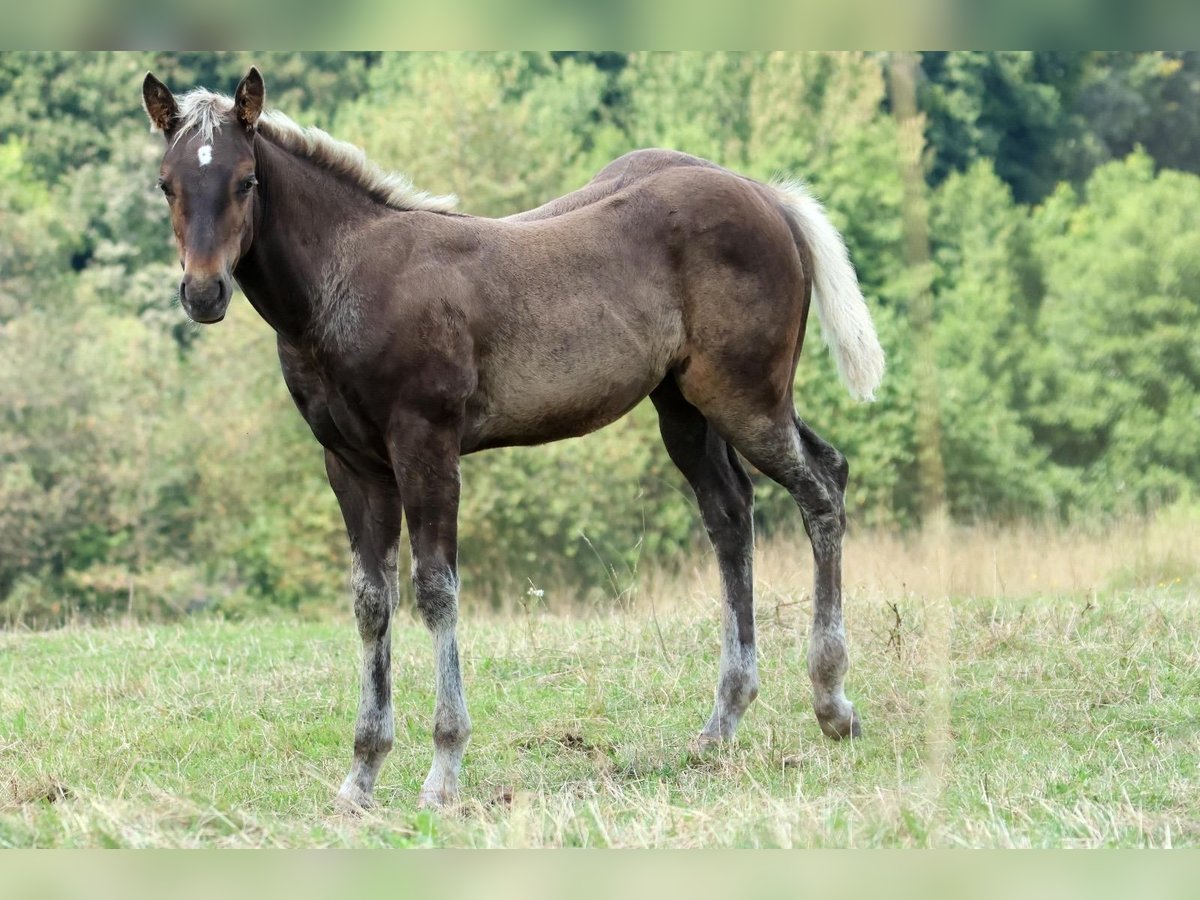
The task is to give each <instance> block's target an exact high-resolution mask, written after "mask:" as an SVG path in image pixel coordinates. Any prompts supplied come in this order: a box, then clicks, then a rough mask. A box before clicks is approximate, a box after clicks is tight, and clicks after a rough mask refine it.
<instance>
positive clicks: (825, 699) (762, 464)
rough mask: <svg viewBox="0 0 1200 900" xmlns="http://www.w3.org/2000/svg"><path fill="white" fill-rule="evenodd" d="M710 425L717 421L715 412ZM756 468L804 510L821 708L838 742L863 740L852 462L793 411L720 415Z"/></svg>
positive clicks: (813, 671) (813, 659) (812, 655)
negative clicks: (852, 602)
mask: <svg viewBox="0 0 1200 900" xmlns="http://www.w3.org/2000/svg"><path fill="white" fill-rule="evenodd" d="M709 418H710V421H714V417H713V416H712V415H710V417H709ZM714 424H716V425H717V426H718V427H719V428H720V429H721V430H722V432H723V433H724V434H725V435H726V437H727V438H728V439H729V440H730V442H731V443H732V444H733V445H734V446H735V447H736V448H737V449H738V451H739V452H740V453H741V454H742V455H743V456H745V457H746V459H748V460H749V461H750V462H751V463H752V464H753V465H754V466H755V467H756V468H758V469H760V470H761V471H762V472H764V473H765V474H766V475H767V476H769V477H770V478H771V479H772V480H774V481H776V482H778V483H779V484H780V485H782V486H783V487H785V488H786V489H787V490H788V492H789V493H790V494H791V495H792V497H793V498H794V499H795V501H796V503H797V505H798V506H799V507H800V513H801V516H802V517H803V519H804V529H805V531H807V532H808V536H809V541H810V542H811V544H812V551H813V561H814V588H813V620H812V632H811V634H810V636H809V644H808V674H809V677H810V678H811V680H812V688H813V710H814V711H815V712H816V714H817V721H818V722H819V723H820V725H821V730H822V731H823V732H825V734H827V735H828V736H829V737H831V738H835V739H838V738H845V737H858V736H859V734H860V733H861V729H860V726H859V721H858V715H857V714H856V713H855V711H854V706H853V705H852V704H851V703H850V701H849V700H847V699H846V693H845V689H844V682H845V677H846V671H847V669H848V668H849V666H850V657H849V654H848V653H847V651H846V631H845V627H844V626H843V624H842V536H843V535H844V533H845V530H846V509H845V489H846V480H847V477H848V475H849V466H848V465H847V463H846V458H845V457H844V456H842V454H841V453H839V452H838V451H837V450H836V449H835V448H834V447H833V446H832V445H830V444H828V443H826V442H825V441H824V440H822V439H821V438H820V437H819V436H818V435H817V434H816V433H815V432H814V431H813V430H812V429H811V428H809V427H808V426H807V425H806V424H805V423H804V422H803V421H801V420H800V418H799V417H798V416H797V415H796V414H795V413H794V412H793V411H792V410H791V408H790V404H789V405H788V406H787V407H786V408H784V409H783V411H781V412H779V413H777V414H775V415H736V416H723V417H718V418H717V419H716V421H715V422H714Z"/></svg>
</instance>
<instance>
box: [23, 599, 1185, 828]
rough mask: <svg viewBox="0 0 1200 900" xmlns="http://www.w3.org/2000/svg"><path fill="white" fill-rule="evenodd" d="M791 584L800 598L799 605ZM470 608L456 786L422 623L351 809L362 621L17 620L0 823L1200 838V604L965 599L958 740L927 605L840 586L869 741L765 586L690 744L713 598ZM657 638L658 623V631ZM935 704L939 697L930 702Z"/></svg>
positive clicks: (705, 672)
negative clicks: (436, 785) (943, 729)
mask: <svg viewBox="0 0 1200 900" xmlns="http://www.w3.org/2000/svg"><path fill="white" fill-rule="evenodd" d="M795 599H799V600H800V602H791V601H793V600H795ZM663 605H664V604H663V603H661V602H660V604H659V614H658V616H657V621H656V620H655V618H653V617H651V615H650V614H649V613H645V614H643V613H640V612H630V613H627V614H622V615H617V614H614V615H611V616H593V617H590V618H566V617H557V616H551V615H544V616H537V615H534V616H531V617H524V618H523V617H499V618H498V617H495V616H490V617H489V616H485V615H465V616H464V617H463V622H462V625H461V635H462V642H463V658H464V666H465V670H466V681H467V694H468V702H469V703H470V707H471V713H472V716H473V719H474V725H475V734H474V737H473V739H472V743H471V745H470V748H469V750H468V753H467V758H466V765H465V769H464V777H463V785H462V787H463V795H464V797H463V802H462V804H461V805H460V806H459V807H458V808H457V809H456V810H455V811H452V812H446V813H427V812H418V811H417V810H416V809H415V803H414V800H415V796H416V793H417V790H418V787H419V785H420V782H421V780H422V778H423V777H424V775H425V771H426V768H427V766H428V762H429V756H430V750H431V743H430V714H431V710H432V672H431V651H430V646H429V639H428V637H427V635H426V634H425V632H424V630H423V629H422V628H421V627H420V626H419V625H418V624H417V623H416V621H415V620H414V619H412V618H411V617H410V616H409V615H408V614H402V615H401V617H400V620H399V622H398V624H397V628H396V634H395V655H394V660H395V662H394V675H395V685H396V687H395V698H396V713H397V715H396V719H397V728H396V730H397V740H396V749H395V750H394V751H393V753H392V755H391V757H390V758H389V760H388V762H387V764H386V765H385V767H384V770H383V774H382V776H381V779H380V784H379V787H378V791H377V800H378V801H379V804H380V805H379V808H378V809H376V810H374V811H372V812H371V813H369V814H367V815H365V816H363V817H360V818H357V819H355V818H346V817H341V816H338V815H336V814H335V813H334V812H333V809H332V804H331V799H332V796H333V793H334V791H335V789H336V787H337V785H338V784H339V783H340V781H341V779H342V777H343V775H344V774H345V770H346V767H347V765H348V763H349V755H350V738H351V729H352V718H353V715H354V712H355V707H356V698H357V683H356V679H357V671H358V648H357V643H356V641H357V639H356V636H355V631H354V628H353V625H352V624H351V623H349V622H347V621H341V622H331V623H325V624H305V623H286V622H279V621H258V622H250V623H241V624H237V623H220V622H196V623H191V624H187V625H183V626H128V627H124V626H117V627H111V628H73V629H68V630H64V631H58V632H52V633H42V634H35V633H8V634H0V846H18V847H26V846H87V847H92V846H120V847H143V846H176V847H177V846H367V847H391V846H469V847H475V846H487V847H492V846H509V847H512V846H589V847H590V846H623V847H629V846H635V847H645V846H653V847H659V846H686V847H694V846H755V847H757V846H771V847H774V846H886V847H894V846H901V847H909V846H963V845H965V846H1147V845H1149V846H1162V845H1175V846H1182V845H1192V846H1195V845H1197V844H1200V782H1198V780H1197V776H1198V772H1197V763H1198V760H1200V598H1197V596H1196V595H1195V593H1194V592H1193V591H1190V590H1184V589H1183V588H1177V589H1170V588H1168V589H1165V590H1161V589H1160V590H1158V591H1150V592H1146V591H1143V592H1124V593H1120V594H1114V595H1113V596H1111V597H1108V598H1105V597H1103V596H1101V597H1099V598H1097V599H1093V600H1092V601H1090V602H1089V601H1085V600H1082V599H1075V598H1070V599H1066V598H1058V599H1056V598H1052V597H1042V598H1035V599H1030V600H1026V601H1017V600H1003V601H991V600H988V601H983V600H956V601H954V603H953V620H954V621H953V637H952V645H951V651H950V655H951V661H952V662H951V674H950V689H951V697H952V700H951V706H950V710H951V711H950V718H949V723H948V727H949V741H950V743H949V748H950V749H949V752H948V756H947V758H946V761H945V766H944V768H943V770H942V772H941V777H937V776H936V775H935V774H931V772H930V770H929V767H927V765H926V763H925V760H926V757H927V754H926V746H927V741H928V736H929V735H930V734H931V733H937V730H938V721H937V717H936V709H937V708H938V706H937V704H936V703H933V702H929V701H928V693H929V692H928V691H927V689H926V685H927V683H929V679H928V672H927V669H928V661H929V660H930V659H932V658H937V655H936V654H935V653H933V652H932V651H931V650H930V648H929V646H928V645H927V640H926V638H925V636H924V634H923V624H922V623H923V615H922V613H923V610H922V604H921V602H920V601H919V600H916V599H913V598H908V599H902V600H900V601H899V602H898V605H897V610H898V613H899V618H900V624H899V625H897V621H896V620H897V615H896V614H895V613H894V612H893V611H892V609H891V608H890V607H889V606H888V605H887V604H886V603H884V602H883V601H882V600H874V599H865V598H864V599H859V600H852V601H851V604H850V606H849V609H848V621H847V625H848V629H849V632H850V636H851V650H852V655H853V662H852V669H851V673H850V677H849V681H848V692H849V694H850V696H851V697H852V699H854V700H855V701H856V703H857V705H858V708H859V710H860V712H861V713H862V715H863V719H864V725H865V728H866V733H865V737H864V738H863V739H862V740H859V741H855V742H853V743H850V742H846V743H842V744H836V743H833V742H831V741H828V740H826V739H825V738H823V737H822V736H821V734H820V731H819V729H818V727H817V724H816V721H815V719H814V718H813V715H812V712H811V709H810V707H809V692H808V691H809V689H808V677H807V674H806V672H805V666H804V653H803V650H802V643H801V642H802V640H803V637H804V635H805V634H806V622H805V621H804V620H805V619H806V617H807V613H808V608H807V601H805V600H803V598H800V597H797V598H790V597H783V598H780V597H779V596H774V597H773V596H767V597H766V598H765V599H764V602H763V604H762V606H761V608H760V610H759V626H760V648H761V650H760V654H761V663H760V666H761V675H762V684H763V689H762V693H761V695H760V698H759V701H758V702H757V703H756V704H755V705H754V707H753V708H752V709H751V711H750V713H749V714H748V716H747V718H746V720H745V722H744V723H743V726H742V729H741V730H740V732H739V734H738V738H737V740H736V741H735V742H734V743H733V744H732V745H731V746H729V747H727V748H724V749H722V750H720V751H718V752H716V753H715V754H712V755H709V756H705V757H697V756H695V755H693V754H692V753H691V752H690V750H689V741H690V739H691V738H692V736H693V735H694V734H695V732H696V731H697V730H698V728H699V726H700V725H701V724H702V723H703V721H704V719H705V717H706V716H707V714H708V712H709V705H710V701H711V696H712V689H713V685H714V681H715V673H716V655H717V647H718V635H717V627H718V625H717V620H718V616H717V611H716V608H715V604H714V603H713V602H712V601H711V600H705V601H700V602H697V603H695V604H692V605H691V606H690V607H686V608H685V605H680V604H677V605H676V606H675V607H674V608H671V609H669V610H668V611H667V612H663V611H662V606H663ZM660 633H661V641H660ZM931 710H933V711H934V713H933V714H932V718H931V712H930V711H931Z"/></svg>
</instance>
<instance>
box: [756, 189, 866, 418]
mask: <svg viewBox="0 0 1200 900" xmlns="http://www.w3.org/2000/svg"><path fill="white" fill-rule="evenodd" d="M771 188H772V189H773V190H774V192H775V195H776V197H777V198H778V202H779V204H780V206H782V207H783V210H784V212H785V213H786V214H787V217H788V218H789V219H790V220H791V222H792V225H793V226H794V227H795V228H796V230H797V231H799V232H800V234H801V235H802V236H803V238H804V240H805V242H806V243H807V244H808V246H809V249H810V251H811V253H812V260H813V272H812V282H813V293H814V294H815V295H816V298H815V299H816V307H817V320H818V321H819V322H820V323H821V336H822V337H823V338H824V339H825V344H826V346H828V347H829V351H830V352H831V353H832V354H833V359H834V361H835V362H836V363H837V369H838V374H839V375H840V376H841V379H842V383H843V384H845V385H846V387H847V388H848V389H849V390H850V393H851V395H852V396H854V397H856V398H858V399H859V400H874V399H875V390H876V388H878V387H879V383H880V382H881V381H882V380H883V369H884V358H883V348H882V347H880V346H879V338H878V337H877V336H876V334H875V326H874V325H872V324H871V313H870V312H869V311H868V310H867V304H866V302H865V301H864V300H863V295H862V291H861V290H859V287H858V277H857V276H856V275H855V274H854V266H853V265H851V263H850V255H849V254H848V253H847V252H846V245H845V243H844V242H843V241H842V236H841V234H839V233H838V230H837V229H836V228H834V227H833V223H832V222H830V221H829V217H828V216H827V215H826V214H825V209H824V207H822V206H821V203H820V202H819V201H818V200H817V199H816V198H815V197H814V196H813V195H812V193H811V192H810V191H809V190H808V188H807V187H806V186H805V185H804V184H802V183H801V182H799V181H795V180H790V179H789V180H779V181H775V182H772V184H771Z"/></svg>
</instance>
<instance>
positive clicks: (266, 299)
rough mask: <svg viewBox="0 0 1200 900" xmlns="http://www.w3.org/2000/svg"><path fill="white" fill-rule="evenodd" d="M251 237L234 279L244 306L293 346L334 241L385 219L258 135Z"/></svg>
mask: <svg viewBox="0 0 1200 900" xmlns="http://www.w3.org/2000/svg"><path fill="white" fill-rule="evenodd" d="M255 155H256V157H257V162H256V174H257V177H258V183H259V187H258V205H257V207H256V210H255V221H254V238H253V241H252V242H251V244H250V248H249V249H248V251H247V252H246V254H245V255H244V256H243V258H242V260H241V261H240V262H239V263H238V266H237V269H236V270H235V271H234V276H235V277H236V278H237V281H238V284H239V286H240V287H241V288H242V291H243V293H245V295H246V298H247V299H248V300H249V301H250V304H251V305H252V306H253V307H254V308H255V309H256V310H257V311H258V313H259V315H261V316H262V317H263V319H265V320H266V322H267V324H269V325H270V326H271V327H272V328H274V329H275V331H276V332H277V333H278V334H279V335H280V336H281V337H283V338H284V339H285V340H287V341H288V342H289V343H291V344H293V345H294V346H297V347H301V346H304V345H305V344H307V343H310V342H311V341H312V333H313V323H314V319H315V318H316V317H318V316H320V315H321V314H322V312H323V305H324V304H325V303H326V302H327V300H328V298H325V297H323V296H322V284H323V283H324V282H325V275H326V271H327V268H328V266H329V265H330V264H331V263H332V262H333V261H334V260H335V258H336V243H337V240H338V236H339V235H340V234H343V233H344V232H346V231H347V230H349V229H352V228H354V227H355V226H356V225H361V224H362V223H364V222H366V221H367V220H369V219H372V218H376V217H378V216H380V215H383V214H385V212H386V210H384V209H383V208H382V207H380V206H379V204H378V203H376V202H375V201H374V200H372V199H371V198H369V197H367V196H366V195H365V194H363V193H361V192H360V191H357V190H356V189H354V188H353V187H352V186H350V185H347V184H346V183H345V182H343V181H341V180H339V179H338V178H337V176H335V175H334V174H332V173H330V172H328V171H326V170H324V169H321V168H320V167H319V166H317V165H315V164H314V163H311V162H309V161H308V160H304V159H301V158H299V157H296V156H293V155H292V154H290V153H288V152H287V151H285V150H283V149H281V148H280V147H278V146H276V145H274V144H272V143H271V142H270V141H268V140H266V139H265V138H264V137H262V136H261V135H260V136H259V138H258V139H257V141H256V145H255Z"/></svg>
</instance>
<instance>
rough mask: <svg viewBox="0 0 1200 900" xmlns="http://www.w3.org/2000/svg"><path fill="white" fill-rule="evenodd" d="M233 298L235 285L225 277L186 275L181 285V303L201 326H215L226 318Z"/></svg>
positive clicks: (192, 318)
mask: <svg viewBox="0 0 1200 900" xmlns="http://www.w3.org/2000/svg"><path fill="white" fill-rule="evenodd" d="M232 296H233V285H232V284H231V283H230V281H229V278H228V276H225V275H216V276H212V277H209V278H194V277H192V276H191V275H184V276H183V281H181V282H180V283H179V301H180V303H182V304H183V310H184V312H186V313H187V314H188V317H189V318H191V320H192V321H193V322H199V323H200V324H201V325H214V324H216V323H217V322H220V321H221V320H222V319H223V318H225V312H226V310H228V309H229V300H230V298H231V297H232Z"/></svg>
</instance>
